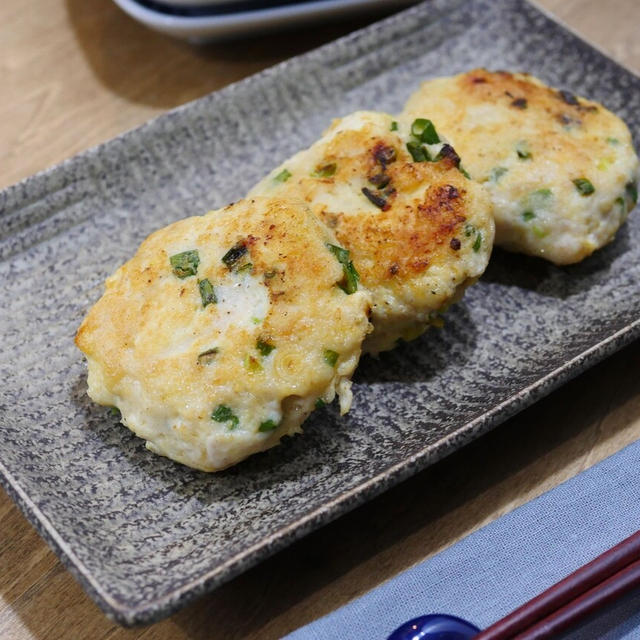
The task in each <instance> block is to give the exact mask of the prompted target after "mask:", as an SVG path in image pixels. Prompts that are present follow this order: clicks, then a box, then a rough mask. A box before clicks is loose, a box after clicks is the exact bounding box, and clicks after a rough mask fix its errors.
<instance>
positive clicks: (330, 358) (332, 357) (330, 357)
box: [322, 349, 339, 367]
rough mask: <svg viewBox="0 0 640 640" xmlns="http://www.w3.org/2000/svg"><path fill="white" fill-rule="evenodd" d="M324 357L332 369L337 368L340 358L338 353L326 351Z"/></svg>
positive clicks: (323, 353)
mask: <svg viewBox="0 0 640 640" xmlns="http://www.w3.org/2000/svg"><path fill="white" fill-rule="evenodd" d="M322 355H323V357H324V361H325V362H326V363H327V364H328V365H329V366H330V367H335V366H336V362H338V357H339V356H338V352H337V351H332V350H331V349H325V350H324V351H323V352H322Z"/></svg>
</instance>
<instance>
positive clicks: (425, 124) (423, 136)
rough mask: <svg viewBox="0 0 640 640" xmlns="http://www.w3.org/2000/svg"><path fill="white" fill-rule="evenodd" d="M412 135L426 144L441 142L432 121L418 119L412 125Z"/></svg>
mask: <svg viewBox="0 0 640 640" xmlns="http://www.w3.org/2000/svg"><path fill="white" fill-rule="evenodd" d="M411 134H412V135H413V136H414V137H416V138H418V140H420V142H424V143H426V144H436V143H438V142H440V138H439V136H438V133H437V132H436V128H435V127H434V126H433V122H431V120H427V119H426V118H417V119H416V120H414V121H413V124H412V125H411Z"/></svg>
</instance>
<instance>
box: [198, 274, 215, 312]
mask: <svg viewBox="0 0 640 640" xmlns="http://www.w3.org/2000/svg"><path fill="white" fill-rule="evenodd" d="M198 288H199V289H200V297H201V298H202V306H203V307H206V306H207V305H208V304H215V303H216V302H218V298H217V297H216V292H215V290H214V289H213V285H212V284H211V282H210V280H209V279H208V278H205V279H204V280H198Z"/></svg>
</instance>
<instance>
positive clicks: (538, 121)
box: [400, 69, 638, 265]
mask: <svg viewBox="0 0 640 640" xmlns="http://www.w3.org/2000/svg"><path fill="white" fill-rule="evenodd" d="M418 116H425V117H428V118H431V119H432V120H433V122H434V123H435V125H436V127H437V129H438V131H439V132H441V133H442V134H443V135H445V136H446V137H447V138H448V139H449V140H450V141H451V144H452V145H453V146H454V147H455V149H456V151H457V152H458V153H459V154H460V156H461V157H462V161H463V163H464V166H465V168H466V169H467V170H468V171H469V173H470V174H471V176H472V177H473V178H474V179H475V180H478V181H479V182H481V183H483V184H484V185H485V186H486V187H487V189H488V190H489V192H490V193H491V197H492V201H493V205H494V215H495V219H496V244H497V245H500V246H503V247H505V248H506V249H509V250H512V251H520V252H523V253H527V254H530V255H534V256H540V257H542V258H546V259H547V260H550V261H551V262H554V263H556V264H560V265H562V264H570V263H573V262H578V261H579V260H582V259H583V258H585V257H586V256H588V255H590V254H591V253H592V252H593V251H594V250H596V249H598V248H599V247H601V246H603V245H604V244H606V243H608V242H609V241H611V240H612V239H613V237H614V235H615V233H616V231H617V229H618V228H619V227H620V225H621V224H622V223H623V222H624V220H625V219H626V216H627V214H628V213H629V211H631V209H633V207H634V205H635V202H636V198H637V187H636V184H637V179H638V158H637V156H636V153H635V151H634V149H633V145H632V141H631V136H630V134H629V130H628V129H627V127H626V125H625V124H624V122H623V121H622V120H621V119H620V118H618V117H617V116H616V115H614V114H613V113H611V112H610V111H608V110H607V109H605V108H604V107H603V106H602V105H600V104H598V103H596V102H592V101H590V100H587V99H585V98H581V97H577V96H574V95H573V94H571V93H569V92H566V91H559V90H557V89H552V88H549V87H547V86H546V85H544V84H543V83H542V82H541V81H540V80H538V79H536V78H534V77H533V76H530V75H527V74H519V73H508V72H504V71H497V72H490V71H487V70H485V69H475V70H473V71H469V72H467V73H463V74H461V75H458V76H454V77H449V78H437V79H435V80H431V81H429V82H425V83H424V84H423V85H422V86H421V88H420V89H419V90H418V91H417V92H416V93H414V94H413V95H412V96H411V98H410V99H409V101H408V103H407V105H406V107H405V109H404V111H403V113H402V115H401V116H400V117H401V119H402V120H403V121H405V122H411V121H412V120H413V119H414V118H416V117H418Z"/></svg>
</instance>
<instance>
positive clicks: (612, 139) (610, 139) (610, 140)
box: [607, 138, 620, 147]
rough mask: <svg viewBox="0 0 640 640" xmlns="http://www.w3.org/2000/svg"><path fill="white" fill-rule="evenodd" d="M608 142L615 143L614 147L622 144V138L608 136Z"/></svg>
mask: <svg viewBox="0 0 640 640" xmlns="http://www.w3.org/2000/svg"><path fill="white" fill-rule="evenodd" d="M607 142H608V143H609V144H611V145H613V146H614V147H616V146H618V145H619V144H620V140H618V138H607Z"/></svg>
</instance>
